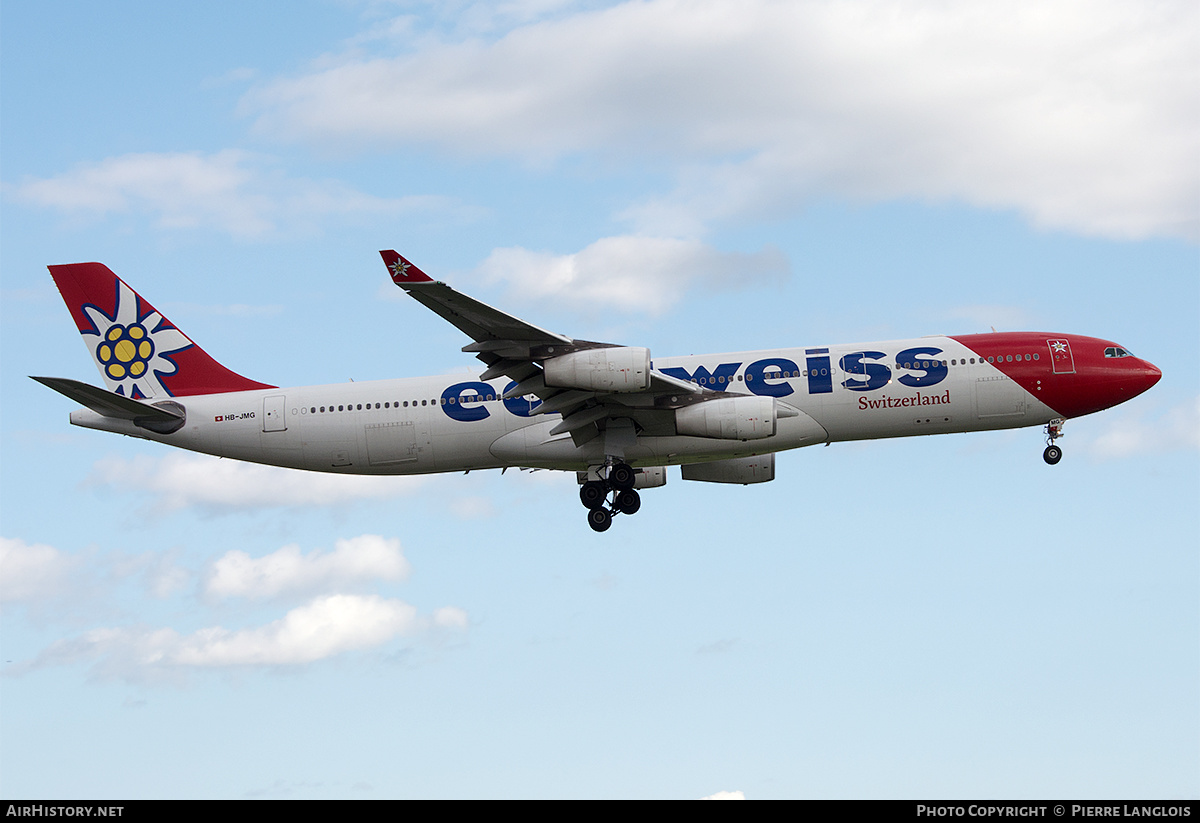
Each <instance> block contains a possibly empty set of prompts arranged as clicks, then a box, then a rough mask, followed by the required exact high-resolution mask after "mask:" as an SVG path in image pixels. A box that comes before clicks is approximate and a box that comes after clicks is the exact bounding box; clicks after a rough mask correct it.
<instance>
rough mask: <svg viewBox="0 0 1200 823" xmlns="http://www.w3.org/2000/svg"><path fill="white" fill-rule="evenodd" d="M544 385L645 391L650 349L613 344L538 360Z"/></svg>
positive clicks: (647, 382) (648, 372) (648, 383)
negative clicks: (609, 346) (608, 346)
mask: <svg viewBox="0 0 1200 823" xmlns="http://www.w3.org/2000/svg"><path fill="white" fill-rule="evenodd" d="M542 369H543V372H544V378H545V381H546V385H547V386H554V387H557V388H563V389H587V390H589V391H606V392H607V391H612V392H625V391H645V390H646V389H648V388H650V350H649V349H645V348H640V347H637V346H614V347H611V348H605V349H584V350H583V351H576V352H571V353H570V354H562V355H559V356H558V357H551V358H549V359H547V360H546V361H545V362H544V363H542Z"/></svg>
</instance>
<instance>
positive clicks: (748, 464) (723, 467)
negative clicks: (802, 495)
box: [680, 452, 775, 486]
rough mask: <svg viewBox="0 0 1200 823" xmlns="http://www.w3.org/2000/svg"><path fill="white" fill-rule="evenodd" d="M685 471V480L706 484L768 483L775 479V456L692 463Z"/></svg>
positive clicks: (684, 468)
mask: <svg viewBox="0 0 1200 823" xmlns="http://www.w3.org/2000/svg"><path fill="white" fill-rule="evenodd" d="M680 468H682V469H683V479H684V480H701V481H703V482H705V483H740V484H742V485H743V486H746V485H749V484H750V483H766V482H769V481H771V480H774V479H775V454H774V452H772V453H771V454H760V455H757V456H755V457H735V458H733V459H732V460H714V461H713V462H712V463H690V464H687V465H684V466H681V467H680Z"/></svg>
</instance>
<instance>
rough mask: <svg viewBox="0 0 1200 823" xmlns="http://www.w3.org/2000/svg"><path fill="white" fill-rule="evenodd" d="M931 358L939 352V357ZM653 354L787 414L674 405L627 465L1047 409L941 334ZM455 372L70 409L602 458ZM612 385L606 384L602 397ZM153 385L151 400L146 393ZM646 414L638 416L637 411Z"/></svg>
mask: <svg viewBox="0 0 1200 823" xmlns="http://www.w3.org/2000/svg"><path fill="white" fill-rule="evenodd" d="M943 363H944V364H946V365H945V366H943V365H942V364H943ZM653 365H654V368H655V369H657V370H659V371H662V372H664V373H666V374H669V375H671V376H674V377H679V378H683V379H686V380H695V381H696V382H697V383H698V384H702V385H703V386H704V388H706V389H712V390H715V391H718V392H724V393H727V394H729V395H749V394H755V395H760V396H769V397H774V398H776V399H777V400H778V401H779V402H780V403H782V404H786V405H787V406H790V407H792V408H793V409H795V410H797V411H799V412H800V414H798V415H796V416H792V417H781V418H780V419H779V420H778V421H777V428H776V432H775V434H774V435H772V436H770V437H765V438H762V439H757V440H748V441H742V440H723V439H716V438H709V437H689V436H680V435H678V434H675V433H674V422H673V421H674V417H673V414H674V412H672V411H670V410H669V409H664V410H662V411H660V412H654V414H652V415H649V417H650V418H651V419H654V418H655V415H657V416H658V417H659V418H661V426H657V425H654V424H651V425H650V426H648V427H645V428H643V430H642V431H640V432H639V435H638V437H637V441H636V445H633V446H631V447H629V448H627V449H625V459H626V460H627V461H628V462H629V463H630V464H632V465H635V466H664V465H673V464H680V463H693V462H703V461H709V460H720V459H726V458H731V457H740V456H746V455H754V454H766V453H769V452H777V451H783V450H786V449H794V448H797V447H800V446H808V445H812V444H814V443H821V442H827V441H843V440H862V439H871V438H880V437H903V436H907V435H919V434H940V433H948V432H965V431H978V430H984V429H1002V428H1015V427H1020V426H1032V425H1041V424H1044V423H1046V422H1048V421H1050V420H1052V419H1054V418H1056V417H1058V416H1059V415H1058V414H1057V413H1056V412H1055V411H1054V410H1053V409H1051V408H1049V407H1048V406H1046V405H1045V404H1043V403H1041V402H1040V401H1039V400H1038V399H1037V398H1036V397H1034V396H1033V395H1031V394H1030V393H1029V392H1027V391H1025V390H1024V389H1023V388H1021V387H1020V386H1019V385H1017V384H1016V383H1015V382H1014V381H1012V380H1011V379H1009V378H1008V377H1006V376H1005V375H1004V373H1003V372H1001V371H1000V370H999V369H997V368H996V367H995V366H993V365H991V364H989V363H986V362H984V359H983V358H982V357H978V356H977V355H976V354H975V352H973V351H971V350H970V349H969V348H967V347H966V346H964V345H963V344H961V343H959V342H957V341H956V340H954V339H952V338H948V337H923V338H919V339H913V340H901V341H891V342H882V343H870V344H865V345H864V344H855V345H842V346H827V347H819V348H798V349H775V350H770V351H758V352H734V353H728V354H715V355H700V356H690V357H674V358H656V359H655V360H654V364H653ZM464 377H465V375H457V376H453V375H444V376H436V377H416V378H405V379H398V380H379V381H372V382H362V383H341V384H336V385H325V386H302V387H295V388H278V389H265V390H258V391H245V392H234V393H228V394H208V395H195V396H187V397H175V398H171V399H172V400H173V401H175V402H177V403H179V404H180V405H182V406H183V407H184V408H185V409H186V413H187V418H186V423H185V425H184V426H183V427H182V428H180V429H179V430H178V431H176V432H174V433H171V434H165V435H164V434H156V433H153V432H150V431H146V430H145V429H142V428H139V427H137V426H135V425H134V424H133V423H132V422H129V421H122V420H114V419H112V418H106V417H102V416H101V415H98V414H96V413H94V412H91V411H87V410H81V411H77V412H75V413H73V414H72V415H71V422H72V423H74V424H76V425H81V426H86V427H90V428H99V429H104V430H106V431H116V432H120V433H122V434H128V435H133V436H138V437H143V438H146V439H149V440H156V441H159V442H162V443H167V444H169V445H172V446H177V447H180V448H184V449H189V450H192V451H197V452H204V453H207V454H213V455H219V456H222V457H229V458H234V459H238V460H248V461H252V462H256V463H265V464H269V465H275V466H286V467H289V468H296V469H307V470H311V471H325V472H341V473H347V474H424V473H430V472H444V471H455V470H458V471H462V470H469V469H487V468H500V467H506V466H527V467H540V468H551V469H563V470H583V469H586V468H587V467H588V466H589V465H596V464H597V463H602V462H603V461H604V457H605V439H604V437H597V438H594V439H593V440H591V441H589V442H587V443H585V444H584V445H582V446H579V447H577V446H576V445H575V443H574V441H573V440H572V438H571V436H570V434H568V433H563V434H560V435H556V436H551V435H550V434H549V432H550V429H552V428H553V427H554V426H555V425H557V424H558V423H559V422H561V419H562V418H561V417H560V416H559V415H558V414H554V413H550V414H545V415H536V414H535V415H531V414H530V412H531V408H532V407H534V406H536V404H537V400H536V398H533V397H528V398H513V399H509V400H502V399H500V397H501V395H502V394H503V393H504V391H505V390H506V389H507V388H508V387H509V386H511V385H512V382H511V381H509V380H507V379H499V380H493V381H491V382H488V383H482V382H480V381H478V380H476V379H470V378H467V379H464ZM613 398H616V399H618V400H619V399H620V395H610V398H609V399H610V400H611V399H613ZM159 399H165V398H151V400H152V401H153V400H159ZM646 417H647V415H645V414H643V415H642V419H645V418H646Z"/></svg>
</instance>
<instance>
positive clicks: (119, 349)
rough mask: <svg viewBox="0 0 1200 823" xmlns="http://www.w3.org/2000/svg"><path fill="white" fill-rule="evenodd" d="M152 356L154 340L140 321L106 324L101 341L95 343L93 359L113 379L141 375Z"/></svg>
mask: <svg viewBox="0 0 1200 823" xmlns="http://www.w3.org/2000/svg"><path fill="white" fill-rule="evenodd" d="M153 356H154V341H153V340H151V339H150V335H149V333H148V332H147V331H146V327H145V326H143V325H142V324H141V323H130V324H129V325H128V326H123V325H121V324H119V323H117V324H114V325H112V326H110V327H109V329H108V331H107V332H105V333H104V336H103V341H102V342H101V343H100V345H99V346H97V347H96V359H97V360H99V361H100V363H101V364H102V365H103V366H104V372H105V373H106V374H107V375H108V376H109V377H111V378H112V379H113V380H124V379H125V378H126V377H134V378H137V377H141V376H142V375H144V374H145V373H146V369H147V368H148V367H149V363H150V358H152V357H153Z"/></svg>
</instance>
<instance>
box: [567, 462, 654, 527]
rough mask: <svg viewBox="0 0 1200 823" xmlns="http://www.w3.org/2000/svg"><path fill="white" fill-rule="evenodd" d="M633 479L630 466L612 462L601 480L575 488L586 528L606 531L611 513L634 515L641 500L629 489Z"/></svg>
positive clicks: (640, 505) (634, 480)
mask: <svg viewBox="0 0 1200 823" xmlns="http://www.w3.org/2000/svg"><path fill="white" fill-rule="evenodd" d="M636 480H637V474H636V473H635V472H634V470H633V467H632V466H630V465H629V464H628V463H614V464H612V465H611V466H609V467H608V471H607V473H606V476H605V479H603V480H588V481H586V482H585V483H584V484H583V485H582V486H580V487H579V502H581V503H583V505H584V506H585V507H586V508H587V509H588V525H589V526H591V527H592V531H597V532H602V531H607V530H608V527H609V526H611V525H612V519H613V515H615V514H636V513H637V510H638V509H640V508H641V507H642V498H641V496H640V495H639V494H638V493H637V492H636V491H634V490H633V484H634V483H635V482H636ZM610 496H611V498H612V499H611V501H610V500H609V498H610Z"/></svg>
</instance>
